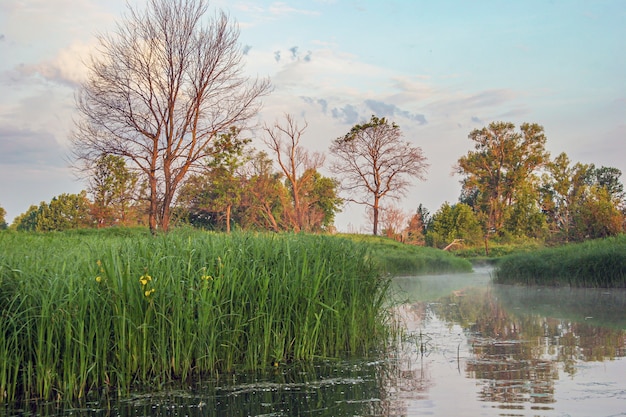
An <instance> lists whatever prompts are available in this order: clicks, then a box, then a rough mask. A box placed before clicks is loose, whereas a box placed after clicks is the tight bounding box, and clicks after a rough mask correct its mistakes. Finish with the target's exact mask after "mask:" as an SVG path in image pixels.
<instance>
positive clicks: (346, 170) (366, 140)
mask: <svg viewBox="0 0 626 417" xmlns="http://www.w3.org/2000/svg"><path fill="white" fill-rule="evenodd" d="M330 153H331V154H332V155H333V156H334V157H335V160H334V162H333V163H332V165H331V171H332V172H333V173H335V174H337V175H339V179H340V181H341V189H342V190H343V191H345V192H346V193H347V194H348V198H347V200H348V201H352V202H355V203H357V204H363V205H366V206H368V207H370V208H371V209H372V218H373V220H372V223H373V233H374V234H375V235H376V234H378V221H379V210H380V201H381V199H383V198H385V197H388V198H392V199H393V198H399V197H401V196H403V195H405V193H406V191H407V189H408V188H409V186H410V185H411V181H410V180H411V179H412V178H415V179H424V176H425V173H426V169H427V168H428V164H427V163H426V157H425V156H424V154H423V152H422V149H421V148H419V147H417V146H413V145H411V143H410V142H408V141H404V140H402V131H401V130H400V127H399V126H398V125H397V124H395V123H393V122H391V123H390V122H389V121H387V119H385V118H384V117H383V118H378V117H376V116H372V117H371V119H370V121H369V122H364V123H362V124H356V125H355V126H353V127H352V129H350V131H349V132H348V133H347V134H346V135H344V136H342V137H339V138H337V139H335V140H334V142H333V143H332V144H331V147H330Z"/></svg>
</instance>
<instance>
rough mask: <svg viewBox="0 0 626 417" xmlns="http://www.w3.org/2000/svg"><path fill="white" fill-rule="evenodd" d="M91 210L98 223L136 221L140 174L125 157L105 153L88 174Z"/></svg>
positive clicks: (127, 222)
mask: <svg viewBox="0 0 626 417" xmlns="http://www.w3.org/2000/svg"><path fill="white" fill-rule="evenodd" d="M88 191H89V194H91V196H92V199H93V204H92V214H93V216H94V217H95V218H96V221H97V224H98V227H106V226H113V225H117V224H121V225H125V226H126V225H129V224H133V223H137V221H138V217H139V213H138V212H137V211H138V209H139V206H140V205H139V204H138V203H139V201H140V194H139V192H140V190H139V187H138V176H137V174H136V173H133V172H131V171H130V170H129V169H128V168H127V167H126V162H125V160H124V158H122V157H120V156H116V155H102V156H101V157H100V158H99V159H98V160H97V161H96V162H95V166H94V168H93V170H92V172H91V176H90V177H89V185H88Z"/></svg>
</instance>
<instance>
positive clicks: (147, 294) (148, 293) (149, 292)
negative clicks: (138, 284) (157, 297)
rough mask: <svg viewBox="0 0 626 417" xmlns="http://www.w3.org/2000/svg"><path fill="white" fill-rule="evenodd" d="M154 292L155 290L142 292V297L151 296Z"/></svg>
mask: <svg viewBox="0 0 626 417" xmlns="http://www.w3.org/2000/svg"><path fill="white" fill-rule="evenodd" d="M155 291H156V290H155V289H154V288H152V289H151V290H146V291H144V293H143V295H145V296H146V297H150V295H152V294H153V293H154V292H155Z"/></svg>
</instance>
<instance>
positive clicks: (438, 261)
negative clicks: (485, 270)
mask: <svg viewBox="0 0 626 417" xmlns="http://www.w3.org/2000/svg"><path fill="white" fill-rule="evenodd" d="M341 236H343V237H346V238H348V239H350V240H353V241H355V242H361V243H365V244H366V245H367V248H368V256H369V257H370V259H371V260H372V261H373V262H374V263H375V264H376V265H378V266H379V267H380V268H381V269H382V270H383V271H384V272H385V273H387V274H390V275H394V276H399V275H420V274H438V273H445V272H468V271H471V270H472V264H471V263H469V262H468V261H467V260H465V259H461V258H458V257H456V256H454V255H452V254H450V253H449V252H445V251H442V250H439V249H434V248H428V247H423V246H415V245H407V244H404V243H400V242H397V241H395V240H393V239H389V238H385V237H380V236H372V235H341Z"/></svg>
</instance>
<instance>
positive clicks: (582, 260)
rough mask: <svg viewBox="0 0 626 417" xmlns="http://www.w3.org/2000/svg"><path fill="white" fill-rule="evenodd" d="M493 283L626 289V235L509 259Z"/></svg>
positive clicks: (503, 262)
mask: <svg viewBox="0 0 626 417" xmlns="http://www.w3.org/2000/svg"><path fill="white" fill-rule="evenodd" d="M494 282H496V283H501V284H524V285H549V286H570V287H589V288H610V287H619V288H625V287H626V235H620V236H616V237H611V238H606V239H599V240H591V241H587V242H584V243H577V244H569V245H565V246H560V247H556V248H546V249H542V250H538V251H535V252H525V253H518V254H513V255H509V256H506V257H504V258H502V259H501V260H500V262H498V264H497V268H496V270H495V273H494Z"/></svg>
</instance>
